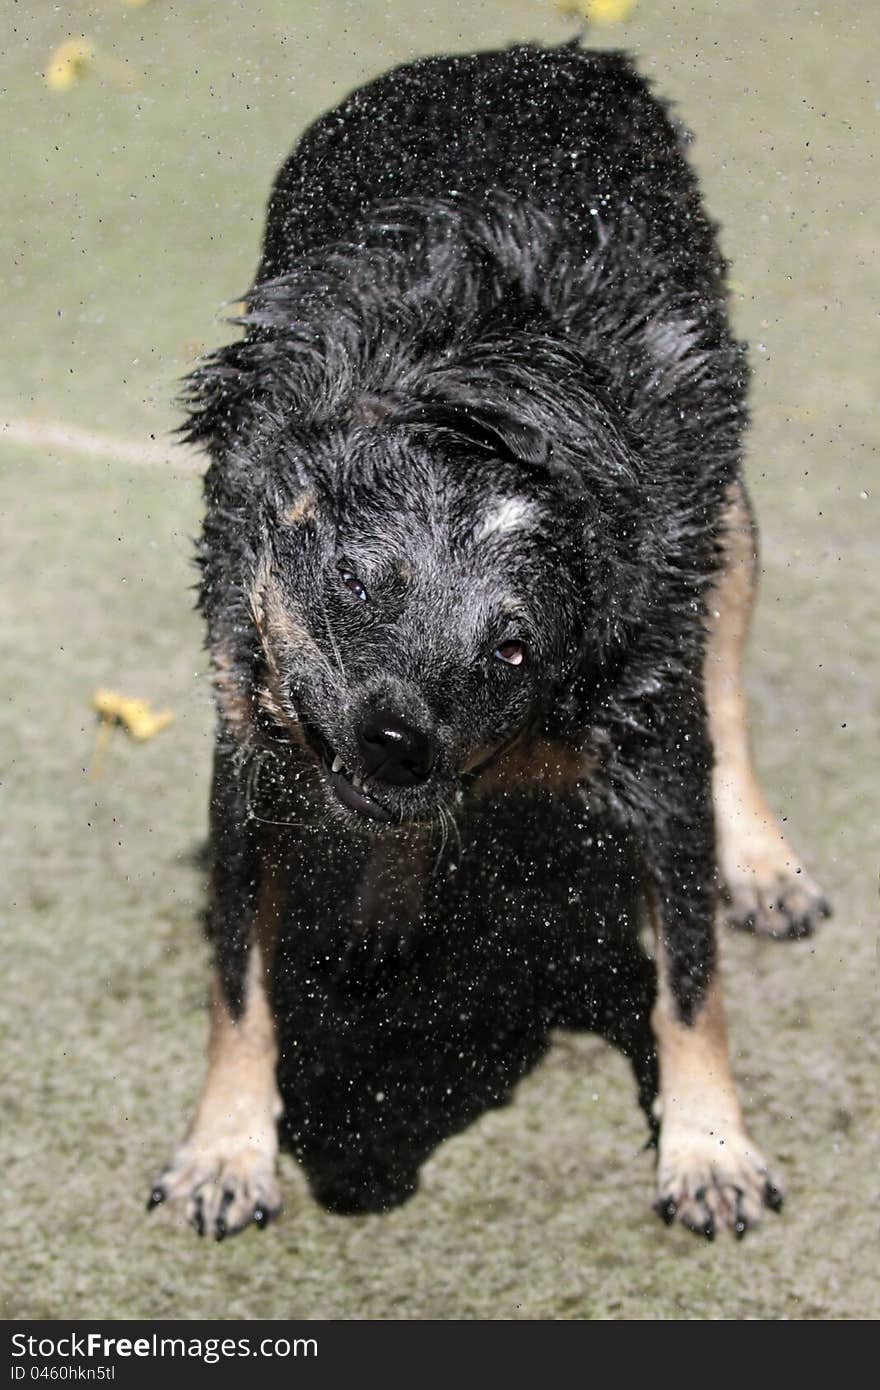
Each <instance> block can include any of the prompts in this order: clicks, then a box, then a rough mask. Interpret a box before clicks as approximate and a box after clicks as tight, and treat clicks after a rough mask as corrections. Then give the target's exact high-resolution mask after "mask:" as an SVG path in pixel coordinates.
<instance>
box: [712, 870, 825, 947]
mask: <svg viewBox="0 0 880 1390" xmlns="http://www.w3.org/2000/svg"><path fill="white" fill-rule="evenodd" d="M725 899H726V904H727V906H726V908H725V917H726V920H727V924H728V926H731V927H734V928H735V929H736V930H737V931H747V932H752V933H753V934H754V935H755V936H767V937H772V938H773V939H774V940H776V941H795V940H798V939H799V938H802V937H805V936H812V934H813V932H814V931H815V929H816V927H817V926H818V924H819V922H820V921H822V919H823V918H826V917H830V916H831V904H830V903H829V902H828V899H827V898H826V897H825V894H824V893H823V892H822V890H821V888H820V887H819V885H818V884H817V883H814V881H813V880H812V879H811V878H810V877H809V875H808V874H805V873H804V872H803V871H801V870H785V871H784V872H777V873H776V874H772V875H767V876H764V877H762V876H761V875H759V874H757V873H755V874H751V875H747V876H743V877H733V876H731V880H730V881H729V882H728V884H727V888H726V890H725Z"/></svg>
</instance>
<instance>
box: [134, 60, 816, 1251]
mask: <svg viewBox="0 0 880 1390" xmlns="http://www.w3.org/2000/svg"><path fill="white" fill-rule="evenodd" d="M685 143H686V141H685V138H684V136H683V134H682V132H681V130H680V129H679V128H678V127H677V126H676V125H675V124H674V123H673V122H672V121H671V120H670V118H669V116H668V114H667V112H666V110H665V108H664V106H663V105H662V104H661V103H660V102H658V101H657V100H656V99H655V98H654V97H652V96H651V94H650V93H649V91H648V89H647V87H646V85H645V83H644V82H643V81H642V80H641V79H640V78H639V76H638V75H637V74H636V72H635V71H634V69H633V67H632V65H631V64H630V62H629V61H628V60H627V59H626V58H624V57H622V56H620V55H617V54H594V53H586V52H582V51H580V50H579V49H578V48H577V47H573V46H568V47H565V48H563V49H557V50H542V49H538V48H534V47H520V48H515V49H512V50H510V51H508V52H503V53H486V54H477V55H471V56H462V57H450V58H433V59H428V60H424V61H421V62H417V63H414V64H412V65H410V66H408V67H405V68H401V69H398V70H396V71H394V72H392V73H390V74H388V75H387V76H385V77H382V78H381V79H379V80H378V81H376V82H374V83H372V84H370V85H369V86H367V87H365V88H363V89H362V90H360V91H358V92H356V93H355V94H354V95H353V96H352V97H350V98H349V99H348V100H347V101H346V102H344V103H343V104H342V106H340V107H339V108H338V109H337V110H335V111H333V112H331V113H330V114H329V115H327V116H325V117H324V118H322V119H321V120H319V121H318V122H317V123H316V124H315V125H314V126H313V127H312V128H311V129H310V130H309V131H308V132H307V133H306V134H305V136H304V137H303V139H302V141H301V142H300V144H299V145H298V147H297V148H296V150H295V151H294V153H293V155H292V156H291V158H290V159H289V160H288V162H287V163H286V164H285V166H284V168H283V169H282V171H281V173H280V175H279V178H278V181H277V183H276V186H275V189H274V192H273V195H272V199H271V203H270V208H269V217H268V224H267V229H266V239H265V248H264V255H263V261H262V265H261V267H260V271H259V274H258V277H257V282H256V285H255V287H254V289H253V290H252V291H251V293H250V295H249V296H248V308H247V314H246V316H245V318H244V319H243V321H242V322H243V325H244V335H243V337H242V338H241V340H240V341H237V342H234V343H232V344H230V345H229V346H228V347H226V348H223V349H222V350H221V351H219V352H218V353H216V354H215V355H214V356H213V357H212V358H210V359H209V360H208V361H207V362H206V363H205V364H204V365H203V366H202V367H201V368H200V369H199V370H198V371H197V372H196V374H195V375H194V377H193V378H192V380H191V387H190V417H189V424H188V435H189V438H190V439H191V440H193V441H196V442H198V443H200V444H202V445H204V447H205V448H206V449H207V451H208V453H209V455H210V459H211V463H210V468H209V471H208V475H207V483H206V492H207V503H208V506H207V516H206V520H205V527H204V535H203V540H202V544H201V553H200V559H201V564H202V571H203V580H202V590H201V604H202V609H203V611H204V614H205V617H206V619H207V625H208V633H209V643H210V649H211V653H212V657H213V662H214V668H215V673H216V682H217V691H218V704H219V713H220V723H219V732H218V740H217V749H216V762H215V776H214V786H213V795H212V830H211V834H212V855H213V877H212V897H211V909H210V917H211V929H212V933H213V936H214V940H215V942H216V948H217V960H218V972H217V978H216V982H215V999H214V1023H213V1034H212V1051H211V1057H212V1062H211V1068H210V1071H209V1077H208V1081H207V1083H206V1087H205V1091H204V1093H203V1096H202V1100H201V1103H200V1106H199V1109H198V1113H197V1116H196V1119H195V1121H194V1124H193V1126H192V1129H191V1131H190V1134H189V1136H188V1138H187V1140H186V1141H185V1143H184V1144H183V1145H182V1147H181V1148H180V1149H179V1150H178V1153H177V1154H176V1155H175V1157H174V1159H173V1161H172V1164H171V1166H170V1167H169V1168H168V1169H167V1170H166V1172H165V1173H164V1174H163V1176H162V1178H161V1179H160V1181H159V1183H158V1185H157V1187H156V1189H155V1191H154V1195H153V1200H154V1202H158V1201H160V1200H163V1199H165V1198H172V1199H177V1200H181V1201H183V1202H184V1203H185V1204H186V1208H187V1211H188V1213H189V1215H190V1218H191V1219H192V1220H193V1222H194V1224H196V1225H197V1227H198V1228H199V1229H201V1230H209V1231H211V1232H213V1233H214V1234H217V1235H222V1234H225V1233H226V1232H227V1231H232V1230H236V1229H240V1228H241V1227H242V1226H244V1225H246V1224H247V1223H248V1222H249V1221H250V1220H257V1221H262V1220H265V1219H267V1218H268V1216H270V1215H271V1214H272V1213H273V1212H274V1211H275V1210H276V1209H277V1207H278V1205H279V1195H278V1190H277V1186H276V1182H275V1178H274V1172H273V1169H274V1159H275V1152H276V1121H277V1118H278V1115H279V1110H280V1101H279V1098H278V1093H277V1090H276V1081H275V1068H276V1060H277V1040H276V1033H275V1020H274V1017H273V1005H272V997H271V990H270V989H268V988H267V979H268V973H269V972H270V971H272V969H273V965H274V962H275V955H276V936H277V929H278V927H279V924H282V923H284V924H287V925H288V926H290V927H291V929H294V930H299V931H300V932H307V931H308V930H309V929H310V916H309V912H310V909H309V904H310V903H311V902H313V900H314V875H315V874H318V875H319V876H320V873H321V866H320V862H319V863H318V864H317V865H316V863H315V860H314V853H313V850H314V845H315V837H316V835H318V836H320V835H322V834H324V833H325V830H324V829H323V827H329V828H328V829H327V830H326V833H327V834H328V836H329V835H331V833H332V836H333V837H336V840H337V841H338V837H339V835H340V834H342V835H343V836H344V837H345V839H346V841H347V843H348V844H349V845H350V846H351V854H350V859H348V860H344V861H342V862H344V863H345V864H346V865H347V869H346V871H345V872H344V873H343V874H342V879H346V878H347V879H348V880H349V882H347V883H346V882H343V881H341V879H340V876H339V870H340V863H339V861H338V855H334V856H333V859H334V862H335V863H336V870H337V872H336V876H335V878H334V880H333V881H334V883H335V884H336V885H338V886H337V888H334V890H333V892H334V893H336V894H337V897H338V902H339V919H340V924H341V929H342V938H344V939H345V941H347V942H348V945H349V946H350V945H351V943H352V942H357V943H361V945H363V943H365V942H366V943H369V942H374V941H378V942H380V943H381V942H385V941H386V940H387V939H388V937H389V935H390V936H392V937H395V938H397V939H402V940H408V939H410V937H411V936H412V934H413V933H416V934H417V933H418V932H419V930H425V927H424V920H425V911H426V909H425V901H426V887H425V885H426V881H428V880H429V879H430V876H431V872H432V866H433V865H434V862H435V858H436V848H437V846H436V844H432V836H436V834H437V833H438V829H439V832H440V834H441V836H445V835H447V834H449V833H452V832H454V829H455V826H456V823H457V820H458V819H459V818H462V820H463V823H464V822H465V821H466V815H465V812H466V809H467V806H468V805H469V804H472V799H473V798H478V797H486V796H495V797H500V796H504V795H506V794H509V793H511V792H516V793H521V792H523V791H524V790H527V789H528V788H530V787H536V786H537V787H541V788H543V789H544V792H545V793H547V794H551V793H558V794H560V795H564V796H566V797H567V798H569V800H570V799H571V798H572V796H574V797H579V798H580V799H581V801H582V802H583V803H584V804H585V805H586V806H587V807H588V809H589V814H590V816H592V817H594V818H598V819H599V820H600V821H603V820H604V822H605V823H606V824H607V825H608V826H609V828H610V829H611V830H613V834H614V835H617V836H620V835H623V836H624V838H625V839H626V842H627V843H628V844H631V845H632V846H634V847H635V848H634V851H633V852H634V854H635V856H636V863H637V872H636V873H635V875H634V877H633V878H632V879H631V880H630V881H631V883H632V884H633V885H635V886H633V887H631V889H630V890H629V891H630V894H631V897H632V898H633V900H634V899H635V898H638V899H639V901H640V902H641V904H642V906H643V907H644V910H645V911H646V912H647V914H648V915H649V917H650V920H651V922H652V924H653V927H654V930H655V936H656V962H657V980H658V986H657V991H656V1001H655V1003H654V1007H653V1012H652V1015H651V1024H652V1027H653V1041H652V1038H651V1034H650V1033H648V1031H647V1023H646V1021H645V1020H644V1017H643V1018H642V1021H641V1024H640V1027H641V1028H642V1030H643V1037H642V1043H641V1044H640V1045H639V1046H640V1047H641V1052H642V1054H644V1052H645V1040H646V1039H647V1048H648V1050H649V1051H650V1050H652V1049H653V1047H654V1045H656V1050H657V1056H658V1060H659V1069H660V1081H661V1088H660V1095H659V1098H658V1104H657V1114H658V1116H659V1120H660V1137H659V1164H658V1169H659V1195H658V1204H659V1207H660V1210H661V1211H662V1213H663V1214H664V1215H665V1216H666V1217H667V1218H668V1219H670V1220H671V1219H672V1218H673V1217H674V1216H676V1215H677V1216H678V1217H679V1218H680V1219H681V1220H683V1221H684V1222H685V1224H687V1225H689V1226H691V1227H693V1228H694V1229H696V1230H699V1231H703V1232H705V1233H707V1234H710V1235H711V1234H712V1233H713V1231H714V1230H715V1229H716V1228H721V1227H729V1228H731V1229H734V1230H735V1231H737V1232H738V1233H742V1232H743V1231H744V1230H745V1229H746V1228H747V1226H748V1225H750V1224H753V1223H754V1222H755V1221H757V1220H758V1219H759V1216H760V1213H761V1209H762V1207H763V1206H764V1205H765V1204H769V1205H771V1206H777V1205H778V1204H779V1201H780V1200H781V1199H780V1194H779V1189H778V1186H777V1185H776V1184H775V1182H774V1181H773V1180H772V1179H771V1178H770V1176H769V1174H768V1170H767V1166H766V1164H765V1161H764V1159H763V1157H762V1156H761V1154H760V1152H759V1151H758V1149H757V1148H756V1147H755V1145H754V1144H753V1143H752V1141H751V1140H750V1138H749V1137H748V1135H747V1133H746V1130H745V1128H744V1125H743V1121H742V1117H741V1114H740V1110H739V1106H738V1103H737V1100H736V1096H735V1091H734V1085H733V1081H732V1078H731V1074H730V1070H729V1064H728V1061H727V1051H726V1040H725V1032H724V1022H723V1011H722V1005H721V1001H720V995H719V992H718V984H717V978H716V970H715V959H716V951H715V918H716V912H717V907H718V901H719V896H720V890H721V887H722V885H723V886H724V888H725V889H726V893H727V897H728V900H729V903H730V915H731V916H732V917H733V918H734V920H736V921H737V922H738V923H739V924H740V925H746V926H750V927H751V928H752V929H754V930H756V931H760V932H765V933H768V934H773V935H799V934H803V933H804V932H806V931H808V930H809V929H810V926H811V924H812V920H813V918H814V917H815V916H816V915H817V914H818V913H819V912H820V911H821V910H823V904H822V901H821V898H820V896H819V895H818V892H817V890H815V889H814V888H813V886H812V885H811V884H810V883H809V880H807V879H806V878H805V877H804V876H801V877H800V879H799V880H798V879H797V878H796V877H795V868H796V863H795V861H794V859H793V856H792V855H791V853H790V852H789V851H788V849H787V846H786V845H785V842H784V841H783V839H782V837H781V835H780V834H779V832H778V830H777V829H776V827H775V825H774V823H773V820H772V816H771V815H770V813H769V812H768V810H767V808H766V804H765V803H764V801H763V799H762V796H761V793H760V791H759V789H758V787H757V785H756V783H755V780H754V777H753V774H752V772H751V767H750V763H749V758H748V751H747V734H746V721H745V709H744V704H743V699H742V692H741V686H740V682H739V660H740V655H741V649H742V644H743V641H744V637H745V632H746V627H747V621H748V611H749V606H750V602H751V594H752V586H753V577H754V540H753V533H752V527H751V519H750V512H749V508H748V504H747V501H746V497H745V493H744V490H743V484H742V478H741V436H742V432H743V427H744V425H745V423H746V406H745V394H746V377H747V372H746V363H745V357H744V351H743V348H742V346H741V345H740V344H738V343H737V342H736V341H735V340H734V339H733V337H732V336H731V333H730V329H729V327H728V322H727V314H726V294H725V287H724V266H723V262H722V259H721V256H720V253H719V250H718V246H717V242H716V237H715V233H714V229H713V227H712V225H711V223H710V222H709V220H708V219H707V216H706V214H705V212H704V210H703V207H702V204H701V200H700V196H699V192H698V188H697V184H696V181H695V178H694V175H693V173H692V171H691V169H690V168H689V166H688V164H687V162H686V160H685V156H684V146H685ZM713 745H714V748H713ZM713 803H714V805H713ZM306 843H308V844H310V845H311V851H310V854H311V857H309V855H307V854H306V851H305V850H304V848H303V846H304V845H305V844H306ZM328 844H329V840H328ZM330 872H331V865H330V863H329V862H328V866H327V873H328V875H329V874H330ZM506 872H508V874H510V875H511V878H510V880H509V881H508V882H507V883H506V884H505V892H506V893H508V894H514V895H515V894H516V893H517V892H518V891H519V886H518V884H517V881H516V873H515V865H514V866H511V865H510V864H509V863H508V868H507V870H506ZM306 873H308V875H309V882H308V883H305V882H302V883H301V884H300V887H298V886H297V875H298V874H299V875H300V878H301V879H302V878H303V877H304V876H305V875H306ZM631 907H632V904H631ZM631 915H632V913H631ZM541 949H542V946H541V942H540V940H538V939H536V941H535V952H536V956H537V955H539V954H540V952H541ZM347 950H348V947H344V948H343V947H342V946H341V947H340V956H342V955H344V954H345V953H346V951H347ZM304 1007H305V1006H304ZM643 1013H644V1010H643ZM291 1026H292V1028H293V1032H294V1034H295V1033H296V1022H295V1017H294V1020H293V1022H292V1025H291ZM631 1050H632V1049H631ZM638 1050H639V1049H638V1048H636V1051H638ZM294 1128H295V1125H294Z"/></svg>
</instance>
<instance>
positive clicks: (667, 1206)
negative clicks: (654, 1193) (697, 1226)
mask: <svg viewBox="0 0 880 1390" xmlns="http://www.w3.org/2000/svg"><path fill="white" fill-rule="evenodd" d="M654 1210H655V1211H656V1213H657V1215H658V1216H659V1217H660V1220H661V1221H662V1222H663V1224H664V1226H671V1225H672V1223H673V1221H674V1220H675V1214H676V1212H677V1211H678V1203H677V1202H676V1200H675V1198H674V1197H667V1198H666V1200H665V1201H664V1200H663V1199H662V1198H661V1199H660V1201H659V1202H657V1204H656V1206H655V1208H654Z"/></svg>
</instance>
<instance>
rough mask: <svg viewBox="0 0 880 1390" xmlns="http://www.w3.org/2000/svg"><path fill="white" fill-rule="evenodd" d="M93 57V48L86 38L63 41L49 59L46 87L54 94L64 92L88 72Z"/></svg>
mask: <svg viewBox="0 0 880 1390" xmlns="http://www.w3.org/2000/svg"><path fill="white" fill-rule="evenodd" d="M94 57H95V46H94V44H93V43H91V42H90V40H89V39H87V38H79V39H65V41H64V43H60V44H59V45H58V47H57V48H56V49H55V51H54V53H53V54H52V56H51V57H50V59H49V63H48V66H47V68H46V72H45V74H44V75H45V78H46V85H47V86H48V87H52V88H53V89H54V90H55V91H56V92H63V91H66V89H67V88H68V87H72V86H73V84H74V82H79V81H80V79H81V78H83V77H84V76H85V74H86V73H87V72H88V70H89V67H90V65H91V63H92V62H93V60H94Z"/></svg>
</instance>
